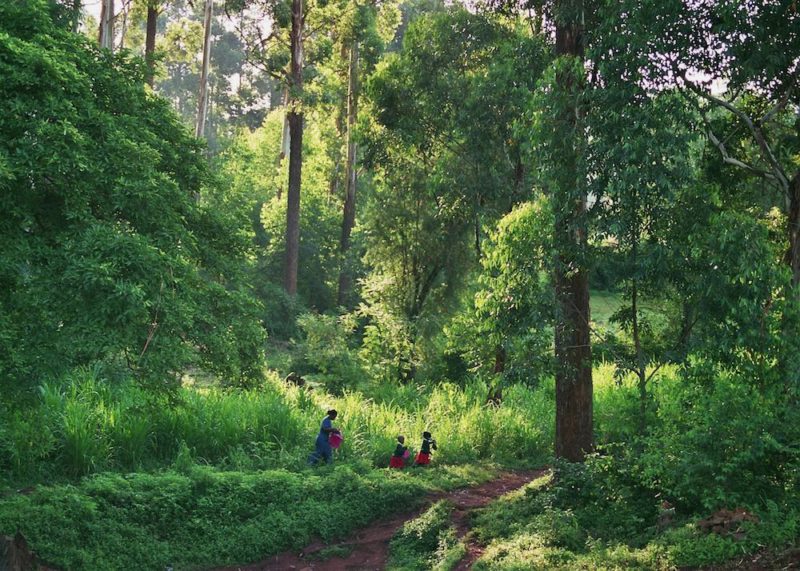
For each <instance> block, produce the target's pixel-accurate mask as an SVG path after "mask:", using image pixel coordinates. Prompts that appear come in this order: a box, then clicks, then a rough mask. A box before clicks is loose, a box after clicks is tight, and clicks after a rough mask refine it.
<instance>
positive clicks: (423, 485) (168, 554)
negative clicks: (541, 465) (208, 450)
mask: <svg viewBox="0 0 800 571" xmlns="http://www.w3.org/2000/svg"><path fill="white" fill-rule="evenodd" d="M484 477H485V476H484ZM436 480H437V476H436V475H435V474H434V473H431V475H430V477H428V476H427V474H421V475H419V476H412V475H406V474H395V473H392V474H389V475H387V474H384V473H383V472H377V471H369V470H364V469H359V468H357V467H349V466H337V467H336V468H335V469H325V470H324V472H323V473H320V474H309V473H304V474H297V473H291V472H286V471H282V470H273V471H265V472H254V473H241V472H216V471H212V470H210V469H208V468H198V467H195V468H193V469H191V470H189V471H188V473H186V474H178V473H173V472H166V473H163V474H157V475H148V474H128V475H117V474H101V475H97V476H94V477H92V478H89V479H85V480H83V481H82V482H81V483H80V484H79V485H77V486H57V487H41V488H38V489H37V490H36V491H34V492H33V493H31V494H30V495H27V496H22V495H16V496H13V497H11V498H9V499H6V500H4V501H2V502H0V531H2V532H3V533H11V534H13V533H14V532H15V531H16V530H20V531H21V532H22V533H23V534H24V535H25V537H26V538H27V540H28V541H29V544H30V545H32V546H33V549H35V551H36V553H37V554H38V555H40V556H41V557H42V558H43V559H44V560H46V561H48V562H49V563H51V564H53V565H57V566H59V567H62V568H65V569H74V570H76V571H78V570H81V569H132V568H141V567H147V568H151V569H156V568H163V567H164V566H165V565H166V564H168V563H172V564H174V566H175V567H176V568H180V569H186V568H198V567H210V566H214V565H232V564H236V563H246V562H252V561H256V560H259V559H262V558H264V557H266V556H269V555H271V554H274V553H278V552H280V551H284V550H287V549H299V548H301V547H303V546H304V545H305V544H306V543H308V542H309V541H310V539H311V538H312V537H321V538H323V539H324V540H328V541H330V540H333V539H336V538H341V537H344V536H346V535H347V534H348V533H350V532H351V531H352V530H354V529H356V528H360V527H363V526H365V525H367V524H369V523H370V522H371V521H373V520H374V519H375V518H376V517H378V516H379V515H380V514H383V513H387V512H388V511H393V510H395V509H396V508H397V506H407V508H408V509H411V508H413V507H414V505H415V504H416V503H417V502H418V501H419V499H420V498H421V497H422V496H423V495H424V493H425V492H426V491H429V490H431V489H432V488H433V487H434V486H435V484H434V482H435V481H436ZM463 483H465V480H464V479H458V478H456V480H455V481H454V482H450V484H449V486H448V487H452V486H453V485H454V484H455V485H459V484H460V485H463Z"/></svg>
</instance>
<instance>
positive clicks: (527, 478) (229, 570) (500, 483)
mask: <svg viewBox="0 0 800 571" xmlns="http://www.w3.org/2000/svg"><path fill="white" fill-rule="evenodd" d="M545 472H546V470H538V471H534V472H503V473H501V474H499V475H498V476H497V477H496V478H495V479H494V480H490V481H488V482H485V483H483V484H481V485H479V486H475V487H473V488H462V489H460V490H454V491H452V492H444V493H438V494H431V495H430V496H428V499H427V501H426V504H425V506H423V507H422V508H419V509H417V510H416V511H414V512H411V513H408V514H404V515H398V516H394V517H391V518H389V519H385V520H382V521H378V522H376V523H374V524H373V525H371V526H370V527H368V528H365V529H362V530H359V531H357V532H356V533H355V534H354V535H353V536H351V537H350V538H348V539H345V540H344V541H341V542H338V543H334V544H331V545H327V544H325V543H323V542H321V541H315V542H313V543H312V544H311V545H309V546H307V547H306V548H305V549H303V551H302V552H300V553H299V554H298V553H280V554H278V555H274V556H272V557H270V558H268V559H265V560H264V561H260V562H258V563H252V564H249V565H241V566H233V567H223V568H219V569H216V570H215V571H356V570H360V571H373V570H378V569H383V568H385V567H386V562H387V559H388V556H389V540H390V539H391V538H392V536H394V534H395V532H396V531H397V530H398V529H399V528H400V527H401V526H402V525H403V524H404V523H405V522H407V521H409V520H412V519H414V518H415V517H417V516H418V515H419V514H420V513H422V512H423V511H424V510H425V509H427V508H428V507H430V505H431V504H432V503H433V502H435V501H438V500H442V499H445V500H449V501H450V502H451V503H452V504H453V505H454V506H455V507H454V509H453V516H452V517H453V523H454V525H455V527H456V530H457V532H458V537H459V538H461V537H463V536H464V535H466V533H467V531H469V521H468V520H469V515H470V513H471V512H472V510H475V509H477V508H481V507H483V506H485V505H487V504H488V503H489V502H491V501H492V500H495V499H497V498H499V497H500V496H502V495H504V494H507V493H508V492H511V491H513V490H516V489H518V488H520V487H522V486H524V485H525V484H527V483H528V482H531V481H532V480H534V479H536V478H538V477H539V476H541V475H542V474H544V473H545ZM326 547H327V548H330V547H338V548H343V549H345V550H349V553H348V555H346V556H344V557H331V558H329V559H324V560H321V561H316V560H314V555H315V553H317V552H319V551H321V550H322V549H324V548H326ZM479 555H480V549H479V548H478V547H476V546H472V545H468V549H467V556H466V557H465V558H464V559H463V560H462V561H461V562H460V563H459V566H458V569H468V568H469V566H470V565H471V564H472V562H473V561H474V560H475V559H476V558H477V557H478V556H479Z"/></svg>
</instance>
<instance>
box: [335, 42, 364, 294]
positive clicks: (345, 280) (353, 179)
mask: <svg viewBox="0 0 800 571" xmlns="http://www.w3.org/2000/svg"><path fill="white" fill-rule="evenodd" d="M358 92H359V88H358V42H356V41H353V45H352V46H351V47H350V69H349V71H348V81H347V165H346V167H345V196H344V215H343V217H342V236H341V239H340V240H339V253H340V254H341V257H342V268H341V270H340V271H339V295H338V299H337V301H338V304H339V305H341V306H343V307H347V304H348V303H349V301H350V297H351V291H352V289H353V275H352V264H351V263H350V259H349V252H350V234H351V233H352V231H353V226H354V225H355V222H356V183H357V176H356V173H357V171H356V152H357V151H358V148H357V145H356V140H355V126H356V120H357V119H358Z"/></svg>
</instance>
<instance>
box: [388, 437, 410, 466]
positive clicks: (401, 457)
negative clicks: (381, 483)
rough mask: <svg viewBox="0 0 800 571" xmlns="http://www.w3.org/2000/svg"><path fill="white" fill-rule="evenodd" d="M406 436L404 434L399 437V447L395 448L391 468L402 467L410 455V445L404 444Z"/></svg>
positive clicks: (390, 461)
mask: <svg viewBox="0 0 800 571" xmlns="http://www.w3.org/2000/svg"><path fill="white" fill-rule="evenodd" d="M405 441H406V438H405V436H403V435H402V434H401V435H400V436H398V437H397V447H396V448H395V449H394V453H393V454H392V459H391V460H389V468H402V467H403V466H404V465H405V459H406V456H408V446H404V445H403V444H405Z"/></svg>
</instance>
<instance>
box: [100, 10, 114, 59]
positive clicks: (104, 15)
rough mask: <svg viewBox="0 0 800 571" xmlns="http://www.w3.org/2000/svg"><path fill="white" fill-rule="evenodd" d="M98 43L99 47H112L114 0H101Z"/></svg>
mask: <svg viewBox="0 0 800 571" xmlns="http://www.w3.org/2000/svg"><path fill="white" fill-rule="evenodd" d="M98 43H99V44H100V47H101V48H106V49H107V50H112V51H113V49H114V0H101V4H100V30H99V34H98Z"/></svg>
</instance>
